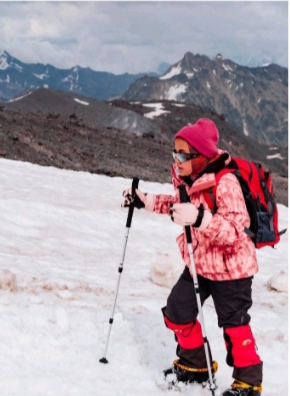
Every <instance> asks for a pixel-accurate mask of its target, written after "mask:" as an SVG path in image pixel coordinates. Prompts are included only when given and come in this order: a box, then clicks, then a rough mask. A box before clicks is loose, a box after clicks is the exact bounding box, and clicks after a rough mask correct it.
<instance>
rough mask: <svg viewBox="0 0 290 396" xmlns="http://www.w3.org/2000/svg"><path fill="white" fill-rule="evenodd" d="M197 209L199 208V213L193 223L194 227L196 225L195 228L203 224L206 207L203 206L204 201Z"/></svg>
mask: <svg viewBox="0 0 290 396" xmlns="http://www.w3.org/2000/svg"><path fill="white" fill-rule="evenodd" d="M197 209H198V215H197V218H196V220H195V223H193V224H192V227H194V228H198V227H199V226H200V225H201V223H202V219H203V215H204V207H203V204H202V203H201V204H200V205H199V207H198V208H197Z"/></svg>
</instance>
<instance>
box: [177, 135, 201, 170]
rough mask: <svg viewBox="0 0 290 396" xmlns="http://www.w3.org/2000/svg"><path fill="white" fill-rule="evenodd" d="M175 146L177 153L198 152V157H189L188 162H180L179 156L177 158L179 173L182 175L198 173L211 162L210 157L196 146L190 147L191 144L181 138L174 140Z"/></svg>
mask: <svg viewBox="0 0 290 396" xmlns="http://www.w3.org/2000/svg"><path fill="white" fill-rule="evenodd" d="M174 148H175V151H176V152H177V153H184V154H197V157H196V158H193V159H189V160H188V161H186V162H180V161H179V160H178V158H176V159H175V163H176V165H177V168H178V171H179V175H180V176H190V175H195V174H196V175H197V174H198V173H199V172H200V171H201V170H202V169H203V168H204V167H205V166H206V164H207V163H208V162H209V160H208V158H206V157H205V156H203V155H202V154H200V153H198V152H197V151H196V150H194V148H192V147H190V146H189V144H188V143H187V142H186V141H185V140H183V139H181V138H177V139H175V141H174Z"/></svg>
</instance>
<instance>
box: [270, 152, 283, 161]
mask: <svg viewBox="0 0 290 396" xmlns="http://www.w3.org/2000/svg"><path fill="white" fill-rule="evenodd" d="M273 158H278V159H280V160H283V159H285V157H282V155H281V154H280V153H277V154H273V155H267V159H273Z"/></svg>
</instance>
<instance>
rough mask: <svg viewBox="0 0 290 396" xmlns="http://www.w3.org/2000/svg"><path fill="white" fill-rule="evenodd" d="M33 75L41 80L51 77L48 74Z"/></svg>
mask: <svg viewBox="0 0 290 396" xmlns="http://www.w3.org/2000/svg"><path fill="white" fill-rule="evenodd" d="M33 75H34V76H35V77H37V78H39V79H40V80H43V79H44V78H49V76H48V75H47V74H46V73H42V74H36V73H33Z"/></svg>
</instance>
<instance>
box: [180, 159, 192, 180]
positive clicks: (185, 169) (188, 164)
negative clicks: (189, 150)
mask: <svg viewBox="0 0 290 396" xmlns="http://www.w3.org/2000/svg"><path fill="white" fill-rule="evenodd" d="M191 172H192V166H191V162H190V161H187V162H185V163H184V164H183V166H182V174H183V176H189V175H191Z"/></svg>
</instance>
